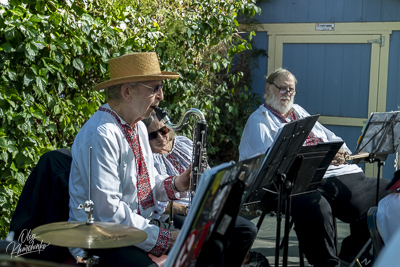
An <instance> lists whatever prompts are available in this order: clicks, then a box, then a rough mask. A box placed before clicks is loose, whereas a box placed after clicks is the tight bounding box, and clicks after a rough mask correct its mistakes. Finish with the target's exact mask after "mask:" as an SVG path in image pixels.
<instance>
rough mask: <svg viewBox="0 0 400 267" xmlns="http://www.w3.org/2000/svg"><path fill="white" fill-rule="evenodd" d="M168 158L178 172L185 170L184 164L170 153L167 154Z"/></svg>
mask: <svg viewBox="0 0 400 267" xmlns="http://www.w3.org/2000/svg"><path fill="white" fill-rule="evenodd" d="M167 158H168V160H169V161H170V162H171V163H172V165H173V166H174V167H175V169H176V170H177V171H178V172H179V174H181V173H183V172H184V171H185V168H184V166H182V165H180V164H179V161H178V160H177V159H176V158H175V157H173V156H172V155H171V154H169V155H168V156H167Z"/></svg>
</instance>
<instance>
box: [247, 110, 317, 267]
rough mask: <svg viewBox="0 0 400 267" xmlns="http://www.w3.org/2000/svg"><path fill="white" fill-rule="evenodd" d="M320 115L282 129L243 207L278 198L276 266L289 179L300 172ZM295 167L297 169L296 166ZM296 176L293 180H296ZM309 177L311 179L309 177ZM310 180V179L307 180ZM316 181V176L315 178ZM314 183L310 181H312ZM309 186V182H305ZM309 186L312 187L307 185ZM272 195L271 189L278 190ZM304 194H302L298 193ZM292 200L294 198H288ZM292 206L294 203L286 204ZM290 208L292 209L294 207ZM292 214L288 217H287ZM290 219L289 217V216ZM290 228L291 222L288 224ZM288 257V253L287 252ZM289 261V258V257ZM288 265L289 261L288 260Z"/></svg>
mask: <svg viewBox="0 0 400 267" xmlns="http://www.w3.org/2000/svg"><path fill="white" fill-rule="evenodd" d="M318 117H319V115H313V116H309V117H305V118H302V119H299V120H296V121H292V122H290V123H287V124H285V125H284V126H283V127H282V128H280V130H279V132H278V134H277V136H276V137H275V139H274V142H273V143H272V145H271V147H270V148H269V149H268V151H267V152H266V158H265V161H264V163H263V166H262V167H261V168H260V172H259V174H258V175H257V177H256V179H255V181H254V182H253V183H252V184H251V185H249V189H248V190H247V193H246V195H245V196H244V201H243V205H242V206H243V207H247V206H252V205H259V204H261V203H262V200H263V198H264V196H265V195H266V194H267V193H268V192H273V193H275V194H277V197H278V207H277V219H276V221H277V226H276V247H275V266H278V265H279V243H280V231H281V207H282V200H283V197H284V195H285V194H286V193H287V192H288V191H287V190H288V189H290V188H292V186H293V182H294V181H291V180H290V179H287V177H289V176H288V174H290V173H293V174H294V172H296V171H295V169H296V168H297V169H298V168H299V166H300V165H301V162H300V161H299V158H298V154H299V151H300V149H301V148H302V147H303V144H304V142H305V140H306V139H307V137H308V135H309V133H310V132H311V130H312V128H313V127H314V125H315V123H316V121H317V120H318ZM293 164H295V166H296V167H295V168H292V165H293ZM293 174H291V175H290V176H292V177H294V176H293ZM307 177H309V176H307ZM307 177H306V178H307ZM311 177H312V176H311ZM301 179H302V177H297V182H298V183H299V184H302V181H301ZM308 182H310V181H308ZM305 183H307V182H305ZM307 186H308V185H307ZM274 187H275V191H271V190H270V188H274ZM298 192H300V191H298ZM287 195H288V196H290V194H287ZM286 204H287V205H289V204H290V201H286ZM286 208H288V209H290V206H287V207H286ZM266 212H267V211H266V210H264V211H263V213H262V214H261V216H260V219H259V220H258V223H257V229H260V227H261V224H262V222H263V220H264V217H265V215H266ZM287 214H288V213H287ZM286 218H287V219H288V218H289V216H286ZM287 224H289V222H288V221H287ZM284 253H285V251H284ZM286 258H287V257H286ZM284 261H285V257H284Z"/></svg>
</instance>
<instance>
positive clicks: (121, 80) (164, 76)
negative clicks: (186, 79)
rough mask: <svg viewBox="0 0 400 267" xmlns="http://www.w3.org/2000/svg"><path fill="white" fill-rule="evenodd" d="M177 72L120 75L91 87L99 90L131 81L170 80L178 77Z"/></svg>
mask: <svg viewBox="0 0 400 267" xmlns="http://www.w3.org/2000/svg"><path fill="white" fill-rule="evenodd" d="M178 78H179V74H178V73H175V72H168V71H162V72H161V74H160V75H139V76H138V75H136V76H128V77H121V78H117V79H111V80H108V81H105V82H102V83H99V84H97V85H95V86H94V87H93V89H94V90H96V91H99V90H101V89H105V88H108V87H110V86H113V85H117V84H123V83H131V82H146V81H158V80H171V79H178Z"/></svg>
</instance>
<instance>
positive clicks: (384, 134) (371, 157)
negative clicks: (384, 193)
mask: <svg viewBox="0 0 400 267" xmlns="http://www.w3.org/2000/svg"><path fill="white" fill-rule="evenodd" d="M399 142H400V111H391V112H375V113H371V115H370V117H369V119H368V121H367V123H366V125H365V126H364V129H363V130H362V135H361V136H360V138H359V140H358V142H357V147H356V150H355V151H354V155H353V156H351V157H350V158H353V159H352V163H355V164H357V163H374V162H377V163H378V174H377V187H376V205H378V202H379V182H380V172H381V171H380V170H381V166H383V165H384V164H385V163H384V161H385V160H386V159H387V157H388V155H389V154H393V153H396V150H397V148H398V146H399Z"/></svg>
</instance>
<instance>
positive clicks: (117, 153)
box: [69, 104, 186, 257]
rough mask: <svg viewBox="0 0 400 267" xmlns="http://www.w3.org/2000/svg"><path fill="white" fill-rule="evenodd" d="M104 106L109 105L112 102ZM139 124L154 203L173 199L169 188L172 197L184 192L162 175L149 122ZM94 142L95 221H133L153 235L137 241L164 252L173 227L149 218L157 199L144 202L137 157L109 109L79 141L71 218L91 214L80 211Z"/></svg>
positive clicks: (86, 127) (86, 195)
mask: <svg viewBox="0 0 400 267" xmlns="http://www.w3.org/2000/svg"><path fill="white" fill-rule="evenodd" d="M102 108H106V109H110V107H109V105H108V104H105V105H103V106H102ZM118 118H119V119H120V121H121V123H122V124H126V122H124V121H123V120H122V119H121V118H120V117H118ZM135 128H136V129H137V131H138V134H139V143H140V147H141V151H142V153H143V157H144V162H145V164H146V166H147V171H148V176H149V181H150V186H149V187H151V188H150V190H151V197H152V198H153V200H154V201H153V202H155V201H156V200H161V201H168V200H169V198H168V196H167V194H168V193H169V194H170V195H171V194H172V197H174V196H175V197H180V196H181V194H179V193H174V192H173V189H172V185H171V177H169V178H167V176H166V175H164V176H161V175H159V174H158V172H157V170H156V169H155V168H154V162H153V154H152V151H151V148H150V144H149V141H148V133H147V129H146V127H145V125H144V124H143V122H141V121H140V122H138V123H137V127H134V130H135ZM89 147H92V151H91V158H92V160H91V166H90V169H91V188H90V196H91V200H92V201H93V202H94V209H93V217H94V220H95V221H101V222H112V223H118V224H125V225H130V226H133V227H135V228H138V229H140V230H143V231H145V232H146V233H147V235H148V238H147V239H146V240H145V241H143V242H142V243H139V244H137V245H136V246H137V247H139V248H141V249H143V250H144V251H146V252H150V251H152V252H154V251H158V252H160V253H164V252H165V251H166V249H167V246H168V244H165V243H164V244H162V243H160V242H158V241H159V240H164V241H165V240H169V237H165V235H170V232H169V231H166V230H164V229H162V230H160V228H159V227H158V226H156V225H153V224H150V223H149V222H150V219H152V216H153V212H154V203H153V202H151V201H150V202H151V203H152V204H147V206H146V207H143V206H142V205H140V204H139V201H138V191H137V188H138V184H137V183H138V181H137V176H138V173H137V167H136V158H135V156H134V153H133V151H132V149H131V147H130V146H129V143H128V141H127V139H126V138H125V136H124V134H123V132H122V130H121V128H120V126H119V123H118V122H117V120H116V118H115V117H114V116H113V115H112V114H110V113H109V112H105V111H100V110H98V111H97V112H96V113H94V114H93V116H92V117H91V118H90V119H89V120H88V121H87V122H86V123H85V124H84V125H83V127H82V129H81V130H80V131H79V132H78V134H77V136H76V138H75V140H74V144H73V146H72V149H71V151H72V166H71V173H70V179H69V192H70V201H69V208H70V213H69V216H70V220H71V221H86V219H87V217H88V216H87V214H86V213H85V212H84V210H82V209H81V210H78V209H77V207H78V206H79V204H84V203H85V201H86V200H88V198H89V192H88V181H89V179H88V176H89V175H88V172H89ZM184 196H186V194H184ZM151 197H150V199H151ZM175 199H176V198H175ZM139 213H140V214H139ZM156 244H157V246H155V245H156ZM74 251H75V252H74ZM74 251H72V254H73V255H74V256H75V257H76V256H77V255H79V254H80V256H81V255H82V254H81V253H82V251H80V252H76V250H74Z"/></svg>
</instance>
